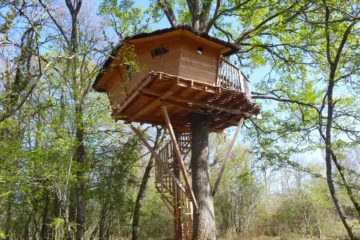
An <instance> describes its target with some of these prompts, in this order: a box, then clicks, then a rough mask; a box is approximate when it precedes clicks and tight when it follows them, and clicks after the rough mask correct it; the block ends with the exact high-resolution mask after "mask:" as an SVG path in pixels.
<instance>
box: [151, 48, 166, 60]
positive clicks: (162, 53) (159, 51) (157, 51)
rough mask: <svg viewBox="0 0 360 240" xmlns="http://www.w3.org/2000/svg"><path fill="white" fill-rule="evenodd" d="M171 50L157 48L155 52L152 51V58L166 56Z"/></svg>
mask: <svg viewBox="0 0 360 240" xmlns="http://www.w3.org/2000/svg"><path fill="white" fill-rule="evenodd" d="M168 51H169V50H168V49H166V48H163V47H161V48H155V49H154V50H152V51H151V56H152V57H153V58H154V57H156V56H161V55H164V54H166V53H167V52H168Z"/></svg>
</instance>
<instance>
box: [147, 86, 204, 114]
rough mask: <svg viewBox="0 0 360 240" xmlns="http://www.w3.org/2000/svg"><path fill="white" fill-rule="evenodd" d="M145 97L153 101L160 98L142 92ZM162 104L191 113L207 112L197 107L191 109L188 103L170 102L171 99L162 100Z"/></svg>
mask: <svg viewBox="0 0 360 240" xmlns="http://www.w3.org/2000/svg"><path fill="white" fill-rule="evenodd" d="M140 93H141V94H142V95H143V96H145V97H148V98H151V99H157V98H158V96H157V95H154V94H147V93H145V92H143V91H141V92H140ZM161 102H163V103H166V104H170V105H174V106H176V107H179V108H183V109H184V110H187V111H189V110H190V111H191V112H197V113H202V114H204V113H205V112H204V111H201V110H200V109H198V108H195V107H190V106H189V105H188V104H187V103H185V102H184V103H180V102H176V101H172V100H169V98H167V99H164V100H161Z"/></svg>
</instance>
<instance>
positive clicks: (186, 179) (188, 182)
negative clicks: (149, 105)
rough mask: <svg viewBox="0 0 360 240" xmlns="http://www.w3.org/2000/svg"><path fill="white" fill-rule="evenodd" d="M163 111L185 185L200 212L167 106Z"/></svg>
mask: <svg viewBox="0 0 360 240" xmlns="http://www.w3.org/2000/svg"><path fill="white" fill-rule="evenodd" d="M161 110H162V112H163V114H164V118H165V122H166V126H167V129H168V131H169V134H170V137H171V140H172V142H173V146H174V151H175V154H176V157H177V159H178V161H179V165H180V170H181V173H182V174H183V177H184V180H185V185H186V187H187V188H188V191H189V193H190V198H191V201H192V202H193V204H194V206H195V211H196V212H197V211H198V204H197V201H196V199H195V195H194V192H193V190H192V188H191V185H190V181H189V177H188V175H187V172H186V168H185V163H184V160H183V158H182V155H181V151H180V147H179V145H178V143H177V140H176V136H175V132H174V129H173V127H172V125H171V122H170V118H169V115H168V113H167V110H166V107H165V105H162V106H161Z"/></svg>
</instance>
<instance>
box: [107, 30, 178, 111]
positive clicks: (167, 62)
mask: <svg viewBox="0 0 360 240" xmlns="http://www.w3.org/2000/svg"><path fill="white" fill-rule="evenodd" d="M132 44H133V45H134V47H135V54H136V61H137V63H138V68H139V69H138V71H137V72H135V73H132V74H131V75H132V79H130V78H129V76H130V74H129V72H128V71H127V70H126V66H118V67H117V69H113V70H112V71H111V72H109V73H107V75H108V76H106V77H107V78H108V79H109V81H107V84H106V89H107V92H108V96H109V98H110V102H111V105H112V106H113V108H115V109H116V108H118V107H119V106H120V105H121V104H123V103H124V101H125V100H126V99H127V98H128V97H129V96H130V95H131V93H133V92H134V91H135V90H136V88H137V87H138V86H139V85H140V84H141V82H142V80H143V79H144V78H145V77H146V75H147V74H148V73H149V72H150V71H157V72H165V73H167V74H172V75H178V74H179V62H180V51H181V41H180V36H178V35H176V36H171V37H166V38H160V39H154V40H151V41H146V42H134V43H132ZM157 48H165V49H167V50H168V52H167V53H165V54H162V55H160V56H155V57H153V56H152V55H151V52H152V51H153V50H154V49H157Z"/></svg>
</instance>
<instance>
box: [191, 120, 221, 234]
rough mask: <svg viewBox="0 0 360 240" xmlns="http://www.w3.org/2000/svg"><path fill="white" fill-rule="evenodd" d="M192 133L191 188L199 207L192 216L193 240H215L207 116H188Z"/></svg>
mask: <svg viewBox="0 0 360 240" xmlns="http://www.w3.org/2000/svg"><path fill="white" fill-rule="evenodd" d="M189 118H190V122H191V131H192V145H191V150H192V156H191V173H192V187H193V191H194V194H195V198H196V200H197V203H198V205H199V211H198V213H195V214H194V222H193V239H194V240H197V239H201V240H203V239H211V240H213V239H216V226H215V213H214V203H213V197H212V194H211V186H210V171H209V162H208V161H209V123H210V119H209V117H208V116H205V115H201V114H198V113H191V114H190V115H189Z"/></svg>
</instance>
